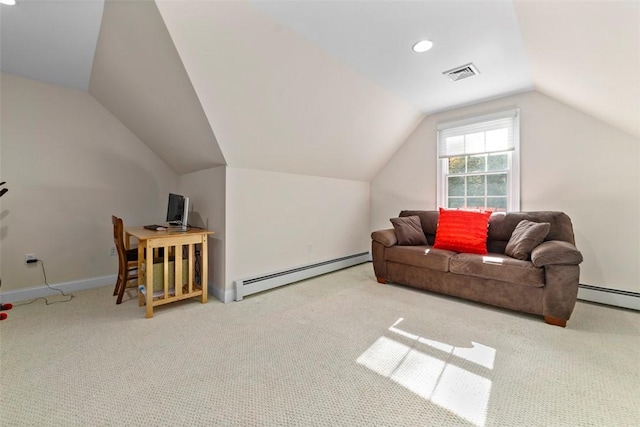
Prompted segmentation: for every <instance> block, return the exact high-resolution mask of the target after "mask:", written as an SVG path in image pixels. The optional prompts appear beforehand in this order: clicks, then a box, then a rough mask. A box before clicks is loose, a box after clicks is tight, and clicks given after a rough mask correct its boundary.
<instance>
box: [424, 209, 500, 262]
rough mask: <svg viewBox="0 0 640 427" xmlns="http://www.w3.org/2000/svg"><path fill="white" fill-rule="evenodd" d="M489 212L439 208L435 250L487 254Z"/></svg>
mask: <svg viewBox="0 0 640 427" xmlns="http://www.w3.org/2000/svg"><path fill="white" fill-rule="evenodd" d="M490 216H491V212H490V211H489V212H477V211H475V212H474V211H462V210H454V209H444V208H440V217H439V218H438V228H437V230H436V241H435V243H434V245H433V247H434V248H436V249H447V250H450V251H455V252H466V253H471V254H481V255H485V254H487V234H488V230H489V217H490Z"/></svg>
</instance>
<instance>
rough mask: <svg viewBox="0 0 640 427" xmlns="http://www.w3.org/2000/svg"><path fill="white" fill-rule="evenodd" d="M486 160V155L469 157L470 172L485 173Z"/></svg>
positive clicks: (468, 166)
mask: <svg viewBox="0 0 640 427" xmlns="http://www.w3.org/2000/svg"><path fill="white" fill-rule="evenodd" d="M485 159H486V156H485V155H481V156H469V157H468V159H467V168H468V172H484V171H485V168H484V165H485V161H486V160H485Z"/></svg>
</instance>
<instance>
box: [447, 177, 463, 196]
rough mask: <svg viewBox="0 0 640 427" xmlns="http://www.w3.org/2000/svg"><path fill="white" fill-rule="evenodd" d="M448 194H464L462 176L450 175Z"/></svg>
mask: <svg viewBox="0 0 640 427" xmlns="http://www.w3.org/2000/svg"><path fill="white" fill-rule="evenodd" d="M448 193H449V194H448V196H464V177H463V176H450V177H449V185H448Z"/></svg>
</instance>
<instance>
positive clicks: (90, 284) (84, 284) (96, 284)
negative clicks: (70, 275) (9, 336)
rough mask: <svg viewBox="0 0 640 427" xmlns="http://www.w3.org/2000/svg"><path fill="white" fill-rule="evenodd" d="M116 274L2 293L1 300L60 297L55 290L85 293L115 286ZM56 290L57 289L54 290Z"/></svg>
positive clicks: (15, 300) (0, 293)
mask: <svg viewBox="0 0 640 427" xmlns="http://www.w3.org/2000/svg"><path fill="white" fill-rule="evenodd" d="M116 276H117V275H115V274H113V275H110V276H101V277H93V278H90V279H84V280H75V281H72V282H62V283H54V284H50V285H49V286H50V287H47V286H46V285H45V286H36V287H33V288H25V289H16V290H13V291H6V292H0V300H2V302H18V301H27V300H32V299H35V298H42V297H49V296H52V295H60V293H59V292H58V291H56V290H55V289H60V290H61V291H62V292H64V293H65V294H67V293H70V292H77V291H84V290H87V289H93V288H100V287H102V286H115V284H116ZM52 288H55V289H52Z"/></svg>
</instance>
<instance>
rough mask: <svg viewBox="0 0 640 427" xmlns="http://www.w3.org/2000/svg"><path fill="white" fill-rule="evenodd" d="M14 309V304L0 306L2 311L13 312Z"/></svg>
mask: <svg viewBox="0 0 640 427" xmlns="http://www.w3.org/2000/svg"><path fill="white" fill-rule="evenodd" d="M12 308H13V304H9V303H7V304H0V311H6V310H11V309H12Z"/></svg>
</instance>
